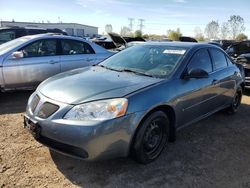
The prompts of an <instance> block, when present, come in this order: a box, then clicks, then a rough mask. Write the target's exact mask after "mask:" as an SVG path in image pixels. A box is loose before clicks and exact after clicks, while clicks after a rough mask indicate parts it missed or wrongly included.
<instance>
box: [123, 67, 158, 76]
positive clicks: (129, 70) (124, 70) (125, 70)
mask: <svg viewBox="0 0 250 188" xmlns="http://www.w3.org/2000/svg"><path fill="white" fill-rule="evenodd" d="M120 71H121V72H132V73H134V74H137V75H142V76H148V77H154V76H153V75H151V74H147V73H143V72H138V71H135V70H131V69H121V70H120Z"/></svg>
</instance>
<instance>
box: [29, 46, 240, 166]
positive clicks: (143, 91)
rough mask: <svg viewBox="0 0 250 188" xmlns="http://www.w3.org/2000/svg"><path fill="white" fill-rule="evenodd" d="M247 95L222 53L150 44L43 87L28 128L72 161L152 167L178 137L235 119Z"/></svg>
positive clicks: (32, 102) (213, 49)
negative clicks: (203, 123) (211, 121)
mask: <svg viewBox="0 0 250 188" xmlns="http://www.w3.org/2000/svg"><path fill="white" fill-rule="evenodd" d="M243 88H244V80H243V78H242V74H241V71H240V69H239V68H238V67H237V66H236V65H235V64H234V63H233V61H232V60H231V59H230V58H229V57H228V55H227V54H226V53H225V52H224V51H223V50H221V49H220V48H218V47H216V46H214V45H209V44H195V43H176V42H172V43H147V44H144V45H139V46H134V47H131V48H128V49H126V50H124V51H122V52H119V53H117V54H115V55H114V56H112V57H110V58H108V59H106V60H105V61H103V62H102V63H100V64H98V65H96V66H92V67H87V68H83V69H78V70H73V71H69V72H66V73H63V74H59V75H57V76H54V77H52V78H49V79H48V80H46V81H45V82H43V83H42V84H41V85H40V86H39V87H38V88H37V90H36V91H35V92H34V93H33V94H32V96H31V97H30V99H29V101H28V106H27V111H26V115H25V127H26V128H28V129H29V130H30V132H31V133H32V134H33V136H34V137H35V139H37V141H39V142H41V143H43V144H44V145H46V146H48V147H50V148H52V149H54V150H56V151H59V152H61V153H64V154H66V155H70V156H74V157H78V158H81V159H85V160H99V159H106V158H113V157H125V156H128V155H130V154H131V156H133V157H134V159H136V160H137V161H138V162H140V163H149V162H151V161H153V160H154V159H156V158H157V157H158V156H159V155H160V153H161V152H162V150H163V149H164V147H165V146H166V144H167V142H168V141H174V140H175V133H176V130H179V129H180V128H182V127H185V126H186V125H189V124H191V123H194V122H196V121H198V120H201V119H202V118H205V117H207V116H209V115H211V114H213V113H215V112H217V111H219V110H222V109H226V110H227V111H228V112H230V113H235V112H236V111H237V110H238V107H239V106H240V103H241V97H242V90H243Z"/></svg>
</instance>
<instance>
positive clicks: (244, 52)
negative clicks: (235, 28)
mask: <svg viewBox="0 0 250 188" xmlns="http://www.w3.org/2000/svg"><path fill="white" fill-rule="evenodd" d="M226 52H227V53H228V55H230V56H231V57H232V58H233V59H234V60H235V62H236V63H237V64H240V65H243V67H244V70H245V84H246V88H247V89H250V41H249V40H248V41H241V42H235V43H233V44H232V45H230V46H229V47H228V49H227V50H226Z"/></svg>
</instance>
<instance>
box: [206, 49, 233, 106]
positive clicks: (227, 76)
mask: <svg viewBox="0 0 250 188" xmlns="http://www.w3.org/2000/svg"><path fill="white" fill-rule="evenodd" d="M209 52H210V54H211V57H212V61H213V66H214V73H213V84H214V86H215V87H216V88H217V89H216V93H217V98H216V100H215V104H216V106H217V108H221V107H222V106H224V105H226V104H229V103H230V102H231V99H232V96H233V95H234V88H235V87H236V82H235V79H234V76H235V74H237V72H235V68H234V66H232V64H231V62H230V61H227V57H226V55H225V54H224V53H223V52H222V51H221V50H219V49H216V48H210V49H209Z"/></svg>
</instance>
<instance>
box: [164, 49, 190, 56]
mask: <svg viewBox="0 0 250 188" xmlns="http://www.w3.org/2000/svg"><path fill="white" fill-rule="evenodd" d="M185 52H186V50H169V49H167V50H164V51H163V53H164V54H178V55H183V54H185Z"/></svg>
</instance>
